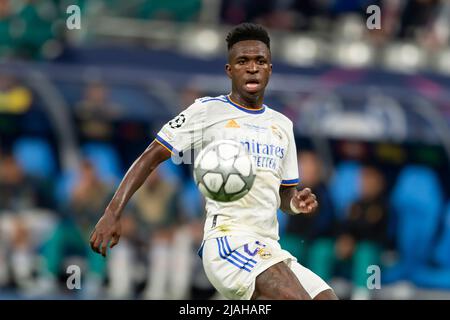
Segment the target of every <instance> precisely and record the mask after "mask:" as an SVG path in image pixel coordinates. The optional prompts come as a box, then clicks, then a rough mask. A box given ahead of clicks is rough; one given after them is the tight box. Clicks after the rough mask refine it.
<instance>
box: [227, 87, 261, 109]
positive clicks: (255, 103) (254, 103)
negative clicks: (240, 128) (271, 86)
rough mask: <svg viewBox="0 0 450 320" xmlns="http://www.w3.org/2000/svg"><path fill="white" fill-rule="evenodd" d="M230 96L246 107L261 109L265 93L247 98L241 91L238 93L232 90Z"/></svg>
mask: <svg viewBox="0 0 450 320" xmlns="http://www.w3.org/2000/svg"><path fill="white" fill-rule="evenodd" d="M230 98H231V100H233V101H234V102H236V103H238V104H240V105H242V106H244V107H247V108H251V109H260V108H261V107H262V105H263V101H264V94H261V95H259V96H256V97H254V98H253V97H252V98H246V97H243V96H242V95H240V94H239V93H237V92H236V91H231V94H230Z"/></svg>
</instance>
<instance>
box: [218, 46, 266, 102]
mask: <svg viewBox="0 0 450 320" xmlns="http://www.w3.org/2000/svg"><path fill="white" fill-rule="evenodd" d="M225 69H226V72H227V75H228V77H229V78H230V79H231V83H232V87H233V92H235V93H237V94H239V95H240V96H241V97H243V98H245V99H247V100H255V98H258V97H259V96H262V95H263V94H264V90H265V88H266V86H267V83H268V82H269V78H270V75H271V74H272V64H271V56H270V51H269V48H267V46H266V45H265V43H263V42H261V41H257V40H245V41H239V42H237V43H236V44H234V45H233V47H232V48H231V50H230V52H229V56H228V64H227V65H226V66H225Z"/></svg>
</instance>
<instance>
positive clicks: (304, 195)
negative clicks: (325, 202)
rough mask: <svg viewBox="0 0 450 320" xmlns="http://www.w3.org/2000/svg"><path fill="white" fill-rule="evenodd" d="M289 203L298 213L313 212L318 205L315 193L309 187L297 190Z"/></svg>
mask: <svg viewBox="0 0 450 320" xmlns="http://www.w3.org/2000/svg"><path fill="white" fill-rule="evenodd" d="M291 203H292V205H293V206H294V207H295V208H296V209H297V211H299V212H300V213H313V212H314V211H316V209H317V207H318V206H319V203H318V202H317V198H316V195H315V194H314V193H312V192H311V189H310V188H305V189H303V190H301V191H297V192H296V193H295V195H294V197H293V198H292V202H291Z"/></svg>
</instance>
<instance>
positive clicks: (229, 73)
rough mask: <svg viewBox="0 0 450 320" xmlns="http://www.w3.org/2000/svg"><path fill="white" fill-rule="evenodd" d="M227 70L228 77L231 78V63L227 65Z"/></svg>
mask: <svg viewBox="0 0 450 320" xmlns="http://www.w3.org/2000/svg"><path fill="white" fill-rule="evenodd" d="M225 72H226V73H227V76H228V78H230V79H231V65H230V64H229V63H227V64H226V65H225Z"/></svg>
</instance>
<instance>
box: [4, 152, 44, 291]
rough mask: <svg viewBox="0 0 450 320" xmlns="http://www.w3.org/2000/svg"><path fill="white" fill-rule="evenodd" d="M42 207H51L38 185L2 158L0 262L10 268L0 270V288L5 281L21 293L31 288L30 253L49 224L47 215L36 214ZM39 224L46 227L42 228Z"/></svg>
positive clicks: (11, 161)
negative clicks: (6, 260)
mask: <svg viewBox="0 0 450 320" xmlns="http://www.w3.org/2000/svg"><path fill="white" fill-rule="evenodd" d="M43 207H47V208H48V207H52V204H51V203H49V200H48V198H47V196H46V192H45V189H44V188H43V185H42V183H41V182H40V181H39V180H37V179H35V178H33V177H30V176H28V175H26V174H25V173H24V172H23V170H22V168H21V167H20V166H19V164H18V162H17V161H16V159H15V158H14V157H13V156H11V155H9V154H6V155H4V156H3V157H2V158H1V159H0V260H3V259H6V258H8V261H9V262H10V264H2V265H1V266H0V269H2V270H0V274H3V279H0V280H3V281H0V286H1V285H5V284H7V283H8V281H9V283H10V284H11V283H12V284H14V285H16V286H18V287H19V288H21V289H29V288H30V287H31V286H32V281H33V274H34V272H35V271H37V270H36V268H35V266H34V264H35V261H34V260H35V256H34V253H35V250H37V249H38V246H39V244H40V241H41V240H42V239H43V238H44V237H45V235H44V234H43V233H44V232H45V230H47V229H48V228H49V227H50V228H51V225H52V223H53V221H52V218H53V217H51V216H50V215H51V214H49V213H48V212H42V211H40V210H39V208H43ZM42 223H44V224H48V226H44V227H43V228H42ZM8 267H9V269H10V270H9V271H10V272H9V271H8V269H7V268H8ZM8 273H10V276H8ZM0 278H2V277H0ZM2 282H3V283H2Z"/></svg>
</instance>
